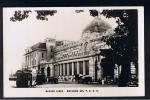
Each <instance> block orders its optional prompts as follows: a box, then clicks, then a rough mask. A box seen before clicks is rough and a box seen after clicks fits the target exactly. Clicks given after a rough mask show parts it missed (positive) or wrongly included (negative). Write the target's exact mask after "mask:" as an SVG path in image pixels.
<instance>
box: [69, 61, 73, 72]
mask: <svg viewBox="0 0 150 100" xmlns="http://www.w3.org/2000/svg"><path fill="white" fill-rule="evenodd" d="M69 75H72V63H69Z"/></svg>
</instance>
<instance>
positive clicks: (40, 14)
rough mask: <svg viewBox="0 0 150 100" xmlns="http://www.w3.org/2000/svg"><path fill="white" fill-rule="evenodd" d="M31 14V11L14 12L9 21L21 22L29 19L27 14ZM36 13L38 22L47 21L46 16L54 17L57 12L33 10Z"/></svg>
mask: <svg viewBox="0 0 150 100" xmlns="http://www.w3.org/2000/svg"><path fill="white" fill-rule="evenodd" d="M30 12H32V11H31V10H22V11H21V10H16V11H15V12H14V15H13V16H12V17H10V21H12V22H16V21H22V20H24V19H26V18H28V17H29V13H30ZM35 12H36V13H37V15H36V18H37V19H38V20H46V21H48V18H47V16H48V15H49V16H54V14H55V13H57V10H35Z"/></svg>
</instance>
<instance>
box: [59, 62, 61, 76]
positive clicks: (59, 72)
mask: <svg viewBox="0 0 150 100" xmlns="http://www.w3.org/2000/svg"><path fill="white" fill-rule="evenodd" d="M59 67H60V70H59V71H60V72H59V73H60V76H62V66H61V64H59Z"/></svg>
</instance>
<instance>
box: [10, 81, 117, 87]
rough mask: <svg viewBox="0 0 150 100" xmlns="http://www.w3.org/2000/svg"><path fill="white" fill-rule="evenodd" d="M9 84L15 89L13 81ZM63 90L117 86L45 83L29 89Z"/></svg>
mask: <svg viewBox="0 0 150 100" xmlns="http://www.w3.org/2000/svg"><path fill="white" fill-rule="evenodd" d="M9 84H10V86H11V87H12V88H16V82H15V81H9ZM54 87H56V88H62V87H63V88H64V87H117V85H106V84H104V85H101V84H78V83H71V82H70V83H58V84H49V83H45V84H42V85H36V86H33V87H30V88H54Z"/></svg>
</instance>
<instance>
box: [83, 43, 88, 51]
mask: <svg viewBox="0 0 150 100" xmlns="http://www.w3.org/2000/svg"><path fill="white" fill-rule="evenodd" d="M87 44H88V42H85V44H84V51H85V52H86V51H87Z"/></svg>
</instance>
